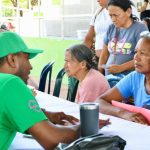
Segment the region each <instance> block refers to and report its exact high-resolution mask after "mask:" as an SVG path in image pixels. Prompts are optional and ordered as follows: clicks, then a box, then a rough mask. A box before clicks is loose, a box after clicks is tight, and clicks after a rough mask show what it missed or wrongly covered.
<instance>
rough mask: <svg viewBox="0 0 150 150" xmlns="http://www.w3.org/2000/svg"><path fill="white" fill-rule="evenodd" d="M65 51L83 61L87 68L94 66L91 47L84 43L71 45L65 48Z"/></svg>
mask: <svg viewBox="0 0 150 150" xmlns="http://www.w3.org/2000/svg"><path fill="white" fill-rule="evenodd" d="M66 51H68V52H70V53H71V56H72V57H73V58H75V59H76V60H78V61H79V62H81V61H85V62H86V67H87V69H88V70H89V69H91V68H94V69H95V68H96V64H95V62H94V59H93V58H94V54H93V52H92V50H91V49H89V48H88V47H87V46H86V45H84V44H77V45H74V46H71V47H70V48H68V49H66Z"/></svg>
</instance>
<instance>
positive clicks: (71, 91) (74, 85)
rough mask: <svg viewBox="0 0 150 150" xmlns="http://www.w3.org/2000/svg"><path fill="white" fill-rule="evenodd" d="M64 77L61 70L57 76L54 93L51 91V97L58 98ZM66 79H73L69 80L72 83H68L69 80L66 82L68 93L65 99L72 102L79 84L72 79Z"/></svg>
mask: <svg viewBox="0 0 150 150" xmlns="http://www.w3.org/2000/svg"><path fill="white" fill-rule="evenodd" d="M64 75H65V70H64V68H63V69H61V70H60V71H59V72H58V74H57V77H56V81H55V86H54V91H53V96H56V97H59V95H60V90H61V85H62V80H63V77H64ZM68 79H73V80H71V81H72V83H71V82H69V81H70V80H68V92H67V96H66V99H67V100H69V101H72V102H74V101H75V97H76V92H77V88H78V83H79V82H78V80H76V79H74V78H68Z"/></svg>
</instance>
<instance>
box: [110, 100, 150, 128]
mask: <svg viewBox="0 0 150 150" xmlns="http://www.w3.org/2000/svg"><path fill="white" fill-rule="evenodd" d="M112 105H113V106H116V107H119V108H123V109H125V110H128V111H130V112H135V113H141V114H142V115H143V116H144V117H145V118H146V119H147V120H148V123H149V125H150V110H148V109H145V108H142V107H138V106H133V105H129V104H125V103H121V102H117V101H112Z"/></svg>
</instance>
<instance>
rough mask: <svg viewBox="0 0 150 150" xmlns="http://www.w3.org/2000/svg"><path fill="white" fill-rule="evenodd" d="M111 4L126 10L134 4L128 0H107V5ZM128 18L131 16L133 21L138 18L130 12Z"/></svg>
mask: <svg viewBox="0 0 150 150" xmlns="http://www.w3.org/2000/svg"><path fill="white" fill-rule="evenodd" d="M111 5H112V6H117V7H120V8H121V9H122V10H123V11H127V10H128V8H131V10H132V7H131V6H134V4H133V3H132V2H131V1H130V0H109V1H108V6H111ZM130 18H132V19H133V20H134V21H137V20H138V18H137V17H136V16H134V15H133V14H132V13H131V16H130Z"/></svg>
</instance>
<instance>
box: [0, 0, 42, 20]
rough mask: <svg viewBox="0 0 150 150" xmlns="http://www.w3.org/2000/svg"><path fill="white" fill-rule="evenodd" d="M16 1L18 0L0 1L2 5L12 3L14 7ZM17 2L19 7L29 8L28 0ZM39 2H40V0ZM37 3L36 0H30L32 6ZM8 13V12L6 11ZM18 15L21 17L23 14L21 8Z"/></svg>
mask: <svg viewBox="0 0 150 150" xmlns="http://www.w3.org/2000/svg"><path fill="white" fill-rule="evenodd" d="M17 1H18V0H3V1H2V2H3V5H6V6H11V5H13V6H14V7H17ZM19 3H20V7H22V8H27V9H28V8H29V0H19ZM40 4H41V0H40ZM37 5H38V0H31V6H32V8H33V7H34V6H37ZM7 11H8V10H7ZM10 12H11V10H10ZM11 13H12V12H11ZM8 14H10V13H9V12H8ZM20 16H21V17H22V16H23V11H22V10H20Z"/></svg>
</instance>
